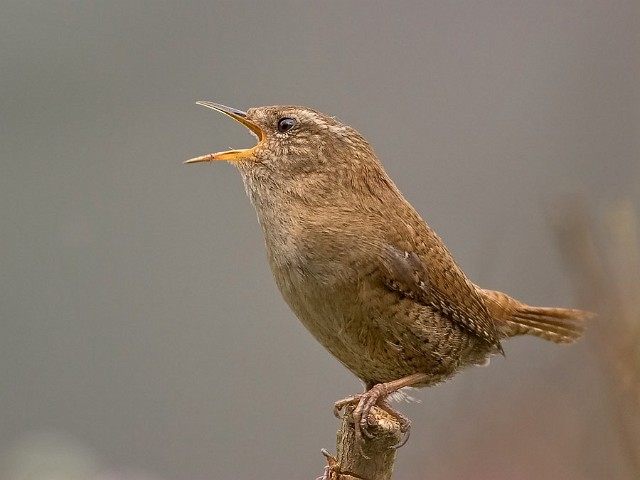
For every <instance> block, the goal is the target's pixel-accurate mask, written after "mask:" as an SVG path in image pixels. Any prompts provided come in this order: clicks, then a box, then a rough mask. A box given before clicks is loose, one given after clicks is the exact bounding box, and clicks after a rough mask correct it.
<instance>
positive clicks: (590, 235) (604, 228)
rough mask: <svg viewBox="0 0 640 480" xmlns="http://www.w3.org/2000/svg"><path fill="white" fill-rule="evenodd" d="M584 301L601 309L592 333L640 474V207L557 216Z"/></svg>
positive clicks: (576, 208)
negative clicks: (599, 212) (639, 209)
mask: <svg viewBox="0 0 640 480" xmlns="http://www.w3.org/2000/svg"><path fill="white" fill-rule="evenodd" d="M555 227H556V231H557V232H558V237H559V239H560V245H561V251H562V253H563V256H564V257H565V258H566V260H567V263H568V265H569V268H570V272H571V275H572V277H573V280H574V282H575V286H576V290H577V294H578V297H579V303H580V305H581V306H584V307H587V308H589V309H591V310H592V311H594V312H596V313H597V315H598V316H597V318H595V319H593V320H592V321H591V322H590V325H589V328H588V332H587V338H588V339H589V341H591V342H592V343H593V344H594V346H595V351H596V352H597V353H598V355H599V356H600V358H601V360H602V367H603V373H604V377H605V378H606V381H607V382H608V393H609V395H608V399H609V402H610V406H611V411H612V418H613V421H615V422H617V424H616V425H615V430H616V432H617V433H618V435H619V442H620V448H621V450H622V451H623V453H624V454H625V455H626V456H627V458H628V459H629V462H630V464H631V466H632V468H633V471H634V472H635V473H636V476H635V477H634V478H640V238H639V231H640V230H639V224H638V211H637V210H636V209H634V207H633V205H631V204H630V203H629V202H619V203H617V204H615V205H613V206H612V207H610V208H608V209H606V211H604V212H602V214H601V215H600V216H599V217H595V216H594V215H591V214H590V213H588V210H587V209H586V207H584V205H578V204H575V203H574V204H572V205H570V206H567V207H566V208H565V209H564V210H563V211H562V213H561V214H560V215H559V216H558V218H557V219H556V222H555Z"/></svg>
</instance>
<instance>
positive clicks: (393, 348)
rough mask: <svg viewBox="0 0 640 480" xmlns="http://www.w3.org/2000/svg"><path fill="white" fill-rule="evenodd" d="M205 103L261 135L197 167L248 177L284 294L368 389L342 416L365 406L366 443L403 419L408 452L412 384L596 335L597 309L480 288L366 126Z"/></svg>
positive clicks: (358, 426)
mask: <svg viewBox="0 0 640 480" xmlns="http://www.w3.org/2000/svg"><path fill="white" fill-rule="evenodd" d="M197 103H198V104H199V105H202V106H204V107H207V108H211V109H213V110H216V111H218V112H220V113H222V114H224V115H227V116H228V117H231V118H232V119H234V120H236V121H237V122H239V123H241V124H242V125H244V126H245V127H246V128H248V130H249V131H250V132H251V133H252V134H253V135H254V136H255V137H256V139H257V144H256V145H255V146H253V147H251V148H246V149H233V150H227V151H221V152H217V153H211V154H207V155H202V156H199V157H196V158H192V159H190V160H187V161H186V162H185V163H189V164H192V163H200V162H211V161H227V162H229V163H231V164H233V165H234V166H235V167H236V168H237V170H238V171H239V172H240V174H241V176H242V180H243V183H244V187H245V190H246V193H247V194H248V196H249V199H250V200H251V203H252V204H253V206H254V207H255V210H256V213H257V217H258V221H259V223H260V226H261V229H262V232H263V234H264V243H265V247H266V253H267V258H268V261H269V265H270V267H271V271H272V273H273V277H274V279H275V283H276V284H277V286H278V288H279V290H280V292H281V294H282V297H283V298H284V300H285V302H286V303H287V304H288V306H289V307H290V308H291V310H292V311H293V312H294V314H295V315H296V316H297V317H298V319H299V320H300V321H301V322H302V323H303V325H304V326H305V327H306V328H307V329H308V330H309V332H310V333H311V334H312V335H313V336H314V337H315V338H316V339H317V340H318V341H319V342H320V343H321V344H322V345H323V346H324V347H325V348H326V349H327V350H328V351H329V352H330V353H331V354H332V355H333V356H334V357H335V358H337V359H338V360H339V361H340V362H341V363H342V364H343V365H344V366H345V367H346V368H347V369H349V370H350V371H351V372H353V374H355V376H356V377H358V378H359V379H360V380H361V381H362V382H363V383H364V386H365V391H364V392H363V393H359V394H356V395H352V396H349V397H347V398H345V399H344V400H341V401H338V402H336V404H335V407H334V413H336V415H339V414H340V412H341V411H342V410H343V409H344V408H345V407H346V406H347V405H352V406H353V411H352V413H351V416H352V420H353V422H354V428H355V433H356V438H357V439H358V441H359V442H364V441H366V440H365V439H364V438H365V437H371V434H370V433H369V431H368V415H369V412H370V410H371V409H372V408H373V407H374V406H377V407H379V408H381V409H383V410H385V411H387V412H388V413H389V414H391V415H393V416H394V417H395V418H396V419H397V420H398V422H399V425H400V428H401V431H402V432H403V433H405V434H406V436H405V440H404V441H402V442H401V444H404V443H405V442H406V439H407V438H408V434H409V430H410V421H409V419H408V418H406V417H405V416H404V415H403V414H402V413H400V412H399V411H397V410H396V409H395V408H393V407H391V405H390V404H389V397H390V396H392V394H394V393H395V392H398V391H399V390H400V389H402V388H404V387H428V386H433V385H436V384H439V383H441V382H443V381H445V380H447V379H449V378H451V377H452V376H454V375H455V374H457V373H458V372H460V371H461V370H462V369H464V368H465V367H470V366H473V365H484V364H486V363H487V362H488V360H489V359H490V358H491V357H492V356H493V355H496V354H502V355H504V350H503V347H502V341H503V340H506V339H508V338H511V337H514V336H517V335H533V336H536V337H539V338H542V339H544V340H548V341H551V342H555V343H560V344H565V343H573V342H574V341H576V340H577V339H578V337H580V336H581V334H582V333H583V330H584V324H585V320H587V319H588V318H589V317H591V316H592V314H591V313H589V312H586V311H583V310H577V309H568V308H551V307H534V306H530V305H527V304H525V303H522V302H520V301H518V300H516V299H514V298H512V297H510V296H509V295H507V294H506V293H502V292H499V291H494V290H487V289H483V288H481V287H479V286H477V285H475V284H474V283H472V282H471V280H469V278H467V276H466V275H465V274H464V273H463V271H462V269H461V268H460V267H459V265H458V264H457V263H456V261H455V260H454V258H453V256H452V254H451V253H450V252H449V250H448V249H447V247H446V246H445V244H444V243H443V241H442V240H441V239H440V237H439V236H438V235H437V234H436V233H435V232H434V231H433V230H432V229H431V228H430V227H429V226H428V225H427V223H426V222H425V221H424V220H423V219H422V217H421V216H420V215H419V214H418V212H417V211H416V209H415V208H414V207H413V206H412V205H411V204H410V203H409V202H408V201H407V200H406V199H405V198H404V197H403V195H402V194H401V192H400V190H399V189H398V188H397V187H396V185H395V184H394V182H393V181H392V180H391V178H390V177H389V176H388V174H387V173H386V171H385V169H384V167H383V165H382V163H381V162H380V160H379V159H378V157H377V156H376V154H375V153H374V151H373V149H372V147H371V146H370V144H369V143H368V142H367V140H365V138H364V137H363V136H362V135H361V134H360V133H358V132H357V131H356V130H355V129H354V128H352V127H350V126H348V125H346V124H344V123H342V122H340V121H339V120H337V119H336V118H334V117H331V116H327V115H325V114H323V113H320V112H318V111H316V110H313V109H310V108H306V107H302V106H294V105H285V106H264V107H255V108H250V109H249V110H247V111H246V112H245V111H242V110H238V109H235V108H231V107H227V106H224V105H221V104H218V103H213V102H207V101H200V102H197ZM399 446H400V445H399Z"/></svg>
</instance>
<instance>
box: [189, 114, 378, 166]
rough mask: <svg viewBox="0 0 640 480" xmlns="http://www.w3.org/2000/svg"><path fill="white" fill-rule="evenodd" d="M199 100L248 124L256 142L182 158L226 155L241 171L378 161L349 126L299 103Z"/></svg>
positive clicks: (203, 159)
mask: <svg viewBox="0 0 640 480" xmlns="http://www.w3.org/2000/svg"><path fill="white" fill-rule="evenodd" d="M198 104H199V105H202V106H205V107H208V108H211V109H213V110H216V111H218V112H221V113H223V114H225V115H227V116H229V117H231V118H233V119H234V120H236V121H237V122H239V123H241V124H243V125H244V126H245V127H247V128H248V129H249V130H250V131H251V132H252V133H253V134H254V135H255V136H256V137H257V139H258V143H257V145H255V146H254V147H252V148H247V149H234V150H227V151H223V152H218V153H212V154H208V155H203V156H201V157H197V158H193V159H191V160H187V161H186V162H185V163H197V162H210V161H214V160H226V161H228V162H231V163H233V164H235V165H236V166H237V167H238V169H239V170H240V171H241V172H243V173H250V172H251V171H252V170H255V169H259V170H261V171H267V172H271V173H273V174H280V175H282V176H283V177H296V176H298V175H301V174H302V175H304V174H318V173H322V172H324V173H326V174H327V175H335V174H338V173H339V172H341V171H344V170H345V169H346V170H358V166H359V165H362V166H365V164H367V163H371V162H373V163H375V164H377V163H378V161H377V159H376V158H375V155H374V154H373V151H372V150H371V147H370V146H369V144H368V143H367V142H366V140H365V139H364V138H363V137H362V136H361V135H360V134H359V133H358V132H357V131H355V130H354V129H353V128H351V127H349V126H347V125H344V124H342V123H341V122H339V121H338V120H336V119H335V118H332V117H328V116H326V115H324V114H322V113H320V112H317V111H315V110H312V109H309V108H305V107H298V106H270V107H257V108H251V109H249V110H248V111H246V112H243V111H241V110H236V109H235V108H230V107H226V106H224V105H220V104H217V103H211V102H198Z"/></svg>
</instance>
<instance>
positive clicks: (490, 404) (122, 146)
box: [0, 0, 640, 480]
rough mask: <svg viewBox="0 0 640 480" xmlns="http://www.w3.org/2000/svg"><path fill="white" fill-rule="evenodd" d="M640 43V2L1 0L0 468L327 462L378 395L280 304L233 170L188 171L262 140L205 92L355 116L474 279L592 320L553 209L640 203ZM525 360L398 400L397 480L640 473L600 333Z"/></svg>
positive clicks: (197, 467)
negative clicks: (614, 407) (369, 393)
mask: <svg viewBox="0 0 640 480" xmlns="http://www.w3.org/2000/svg"><path fill="white" fill-rule="evenodd" d="M639 40H640V11H639V2H638V1H637V0H627V1H625V0H616V1H609V2H603V1H601V0H585V1H557V0H539V1H535V2H531V1H513V2H504V1H498V0H493V1H486V2H478V1H475V0H468V1H438V2H431V1H429V2H417V1H416V2H387V3H382V2H334V1H329V2H307V3H303V2H284V1H283V2H262V3H257V2H242V1H233V2H205V1H201V2H197V1H185V2H165V1H156V2H142V1H111V2H98V1H84V2H73V1H46V2H42V1H41V2H18V1H16V2H14V1H4V2H2V4H1V6H0V69H1V74H0V155H1V157H0V161H1V162H2V163H1V167H2V169H1V173H0V221H1V225H2V229H1V231H0V478H2V479H3V480H4V479H5V478H6V479H10V480H13V479H17V478H27V477H26V476H25V475H26V474H25V473H24V472H29V474H30V475H32V476H30V477H28V478H49V477H45V476H42V477H39V476H37V475H36V474H35V473H33V472H36V473H37V472H40V473H42V472H45V471H48V470H47V469H51V471H58V470H59V471H60V472H65V473H63V474H62V475H63V476H61V477H58V478H98V477H100V478H159V479H172V480H173V479H181V480H201V479H202V480H203V479H209V478H216V479H256V480H257V479H265V478H315V477H316V476H317V475H320V474H321V473H322V467H323V466H324V461H323V458H322V456H321V455H320V448H321V447H327V448H328V449H329V450H331V451H334V449H335V432H336V430H337V428H338V426H339V422H338V421H337V420H336V419H335V418H334V417H333V416H332V414H331V408H332V405H333V402H334V401H335V400H338V399H339V398H342V397H344V396H346V395H348V394H351V393H355V392H357V391H359V390H360V388H361V387H360V384H359V382H358V380H357V379H356V378H354V377H353V376H352V375H351V374H350V373H349V372H348V371H346V370H345V369H344V368H343V367H342V366H341V365H340V364H339V363H338V362H337V361H335V360H334V359H333V358H332V357H330V355H329V354H328V353H326V352H325V351H324V350H323V349H322V347H320V346H319V345H318V344H316V342H315V340H313V338H312V337H311V336H310V335H309V334H308V333H307V332H306V331H305V330H304V328H303V327H302V326H301V325H300V324H299V322H298V320H297V319H296V318H295V317H294V316H293V314H292V313H291V312H290V311H289V310H288V308H287V307H286V305H285V304H284V302H283V301H282V300H281V298H280V295H279V293H278V291H277V289H276V287H275V285H274V284H273V281H272V278H271V273H270V271H269V269H268V266H267V262H266V258H265V254H264V251H263V245H262V237H261V232H260V230H259V226H258V224H257V222H256V220H255V214H254V212H253V209H252V207H251V205H250V203H249V201H248V200H247V198H245V193H244V191H243V188H242V184H241V181H240V177H239V175H238V174H237V172H236V171H235V170H234V168H232V167H231V166H229V165H226V164H216V165H211V166H208V165H202V164H201V165H195V166H185V165H182V161H183V160H185V159H188V158H190V157H193V156H197V155H201V154H205V153H210V152H213V151H217V150H223V149H226V148H229V147H238V148H240V147H249V146H251V145H253V139H252V138H251V137H250V136H249V135H247V133H246V131H245V129H243V128H242V127H241V126H240V125H238V124H236V123H235V122H232V121H230V120H229V119H227V118H225V117H223V116H221V115H219V114H216V113H214V112H212V111H210V110H207V109H204V108H202V107H198V106H196V105H195V103H194V102H195V101H196V100H210V101H215V102H220V103H224V104H227V105H231V106H234V107H237V108H241V109H246V108H248V107H251V106H257V105H268V104H302V105H306V106H309V107H313V108H316V109H318V110H320V111H323V112H325V113H327V114H330V115H336V116H337V117H338V118H340V119H341V120H343V121H344V122H346V123H348V124H350V125H352V126H354V127H356V128H357V129H358V130H359V131H360V132H361V133H362V134H363V135H364V136H365V137H367V138H368V139H369V140H370V142H371V144H372V145H373V147H374V149H375V150H376V152H377V153H378V155H379V156H380V158H381V159H382V161H383V163H384V164H385V166H386V168H387V170H388V171H389V173H390V175H391V176H392V177H393V178H394V180H395V181H396V183H397V184H398V186H399V187H400V189H401V190H402V191H403V192H404V193H405V195H406V197H407V198H408V199H409V200H410V201H411V202H412V203H413V204H414V205H415V206H416V208H417V209H418V211H419V212H420V213H421V214H423V216H424V217H425V219H426V220H427V221H428V222H429V223H430V225H431V226H432V227H434V228H435V229H436V231H438V232H439V234H440V235H441V236H442V237H443V238H444V240H445V241H446V243H447V245H448V246H449V247H450V249H451V250H452V251H453V253H454V255H455V256H456V258H457V259H458V261H459V263H460V264H461V265H462V267H463V268H464V270H465V271H466V272H467V274H468V275H469V276H470V277H471V278H472V279H473V280H474V281H475V282H476V283H479V284H481V285H483V286H484V287H487V288H494V289H502V290H505V291H507V292H509V293H510V294H512V295H515V296H517V297H519V298H521V299H523V300H525V301H527V302H530V303H535V304H549V305H556V304H557V305H564V306H571V305H574V301H573V297H572V294H573V290H572V287H571V285H570V282H569V280H568V276H567V274H566V272H565V269H564V266H563V263H562V259H561V257H560V255H559V253H558V250H557V248H556V242H555V239H554V237H553V234H552V232H551V229H550V220H549V218H550V215H551V214H552V213H553V212H554V211H555V210H556V209H557V208H558V205H559V204H560V203H561V202H562V201H563V199H566V198H567V196H569V197H571V196H574V195H577V196H581V197H582V198H585V199H587V202H588V204H589V205H590V206H591V207H592V208H594V210H596V211H597V210H598V209H599V208H601V207H600V206H601V205H605V204H607V202H611V201H614V200H615V199H617V198H621V197H624V198H632V199H633V200H634V201H636V202H638V201H639V200H640V199H639V192H638V190H639V188H638V185H639V184H640V141H639V132H640V121H639V119H640V116H639V103H640V68H639V63H640V62H639V60H640V57H639V56H638V54H639V47H640V41H639ZM505 350H506V358H495V359H493V361H492V362H491V366H490V368H476V369H471V370H469V371H466V372H465V373H463V374H462V375H460V376H459V377H456V378H455V379H453V380H452V381H450V382H448V383H446V384H444V385H441V386H438V387H436V388H432V389H429V390H422V391H419V392H415V394H414V396H415V397H417V398H419V399H420V400H421V403H419V404H406V405H400V409H401V410H403V411H404V412H405V413H406V414H407V415H409V416H410V417H411V418H412V420H413V427H414V428H413V433H412V437H411V440H410V441H409V443H408V445H407V446H405V447H404V448H402V450H401V451H400V454H399V458H398V462H397V467H396V478H398V479H410V478H412V479H413V478H442V479H444V478H452V479H453V478H470V474H472V475H473V478H475V479H483V478H492V479H495V478H517V479H539V478H551V479H556V478H563V479H574V478H575V479H602V478H608V479H625V478H629V477H630V475H629V471H628V470H627V468H626V466H625V461H624V458H622V457H621V454H620V453H619V448H618V445H617V444H616V438H615V435H614V434H613V432H612V427H611V426H610V425H611V418H610V417H611V415H610V412H609V411H608V409H607V401H606V397H607V393H606V391H605V389H604V388H603V381H602V375H600V374H599V370H598V369H599V364H598V362H597V361H596V359H595V357H594V355H593V352H592V351H591V348H590V343H589V341H588V340H587V341H585V342H582V343H580V344H578V345H576V346H573V347H558V346H556V345H551V344H547V343H544V342H542V341H539V340H536V339H528V338H521V339H515V340H512V341H510V342H508V344H506V345H505ZM56 469H58V470H56ZM65 469H66V470H65ZM43 474H44V473H43ZM74 475H75V476H74Z"/></svg>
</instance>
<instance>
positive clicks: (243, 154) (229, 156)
mask: <svg viewBox="0 0 640 480" xmlns="http://www.w3.org/2000/svg"><path fill="white" fill-rule="evenodd" d="M196 103H197V104H198V105H202V106H203V107H207V108H211V109H213V110H216V111H218V112H220V113H224V114H225V115H227V116H229V117H231V118H233V119H234V120H236V121H237V122H240V123H241V124H243V125H244V126H245V127H247V128H248V129H249V130H251V131H252V132H253V133H255V134H256V136H257V137H258V142H261V141H262V139H263V138H264V132H263V131H262V129H261V128H260V127H259V126H258V125H256V124H255V123H253V122H252V121H250V120H249V119H248V118H247V114H246V112H243V111H242V110H236V109H235V108H231V107H225V106H224V105H220V104H219V103H212V102H196ZM256 147H257V145H256ZM256 147H253V148H246V149H242V150H227V151H225V152H218V153H209V154H207V155H202V156H201V157H196V158H192V159H191V160H187V161H186V162H184V163H198V162H212V161H214V160H226V161H228V162H237V161H239V160H245V159H248V158H252V155H253V151H254V149H255V148H256Z"/></svg>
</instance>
